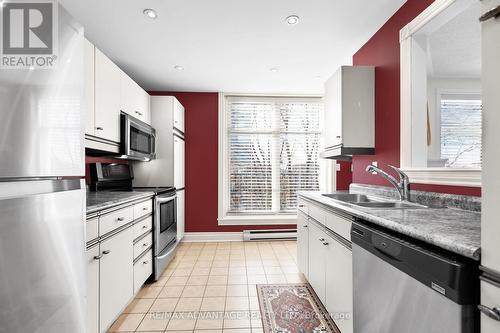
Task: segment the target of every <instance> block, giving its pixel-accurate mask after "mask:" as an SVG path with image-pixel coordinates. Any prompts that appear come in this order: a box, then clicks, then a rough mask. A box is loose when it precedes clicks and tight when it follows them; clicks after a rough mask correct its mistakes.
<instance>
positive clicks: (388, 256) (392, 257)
mask: <svg viewBox="0 0 500 333" xmlns="http://www.w3.org/2000/svg"><path fill="white" fill-rule="evenodd" d="M373 248H374V249H375V250H376V251H377V252H378V253H380V255H382V256H385V257H387V258H389V259H391V260H396V261H401V259H399V258H398V257H396V256H394V255H392V254H390V253H388V252H386V251H385V250H384V249H381V248H379V247H377V246H374V247H373Z"/></svg>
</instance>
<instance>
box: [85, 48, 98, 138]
mask: <svg viewBox="0 0 500 333" xmlns="http://www.w3.org/2000/svg"><path fill="white" fill-rule="evenodd" d="M83 56H84V66H85V68H84V75H85V134H89V135H94V134H95V110H94V70H95V68H94V45H93V44H92V43H91V42H89V41H88V40H87V39H85V46H84V53H83Z"/></svg>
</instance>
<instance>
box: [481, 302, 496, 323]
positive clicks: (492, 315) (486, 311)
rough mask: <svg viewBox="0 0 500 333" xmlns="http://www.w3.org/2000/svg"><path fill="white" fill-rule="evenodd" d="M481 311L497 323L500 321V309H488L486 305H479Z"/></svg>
mask: <svg viewBox="0 0 500 333" xmlns="http://www.w3.org/2000/svg"><path fill="white" fill-rule="evenodd" d="M477 307H478V309H479V311H480V312H481V313H482V314H484V315H485V316H487V317H488V318H491V319H493V320H496V321H500V308H490V307H487V306H486V305H482V304H479V305H478V306H477Z"/></svg>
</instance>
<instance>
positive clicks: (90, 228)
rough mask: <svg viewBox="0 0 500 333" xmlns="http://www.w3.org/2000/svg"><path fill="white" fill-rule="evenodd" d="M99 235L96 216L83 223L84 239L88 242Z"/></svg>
mask: <svg viewBox="0 0 500 333" xmlns="http://www.w3.org/2000/svg"><path fill="white" fill-rule="evenodd" d="M97 237H99V219H98V218H97V217H95V218H93V219H90V220H87V223H86V224H85V241H86V242H90V241H91V240H93V239H96V238H97Z"/></svg>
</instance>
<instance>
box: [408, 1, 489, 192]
mask: <svg viewBox="0 0 500 333" xmlns="http://www.w3.org/2000/svg"><path fill="white" fill-rule="evenodd" d="M473 2H474V0H463V1H462V0H436V1H434V2H433V3H432V4H431V5H429V7H427V9H425V10H424V11H423V12H422V13H420V15H418V16H417V17H416V18H415V19H413V20H412V21H411V22H410V23H408V24H407V25H406V26H405V27H403V28H402V29H401V30H400V33H399V36H400V38H399V41H400V79H401V83H400V89H401V91H400V93H401V101H400V103H401V104H400V107H401V111H400V115H401V117H400V166H401V169H403V170H404V171H405V173H406V174H407V175H408V176H409V177H410V182H412V183H421V184H436V185H451V186H470V187H481V169H472V168H471V169H465V168H463V169H451V168H415V167H413V166H412V165H413V164H412V135H413V134H412V109H413V102H414V101H413V100H412V90H413V84H412V83H413V82H412V80H413V79H414V77H413V74H412V73H413V71H414V66H415V63H414V61H412V57H413V52H412V45H413V43H414V40H415V38H416V37H417V35H418V33H419V32H421V31H422V29H424V28H425V26H426V24H427V23H429V22H430V21H431V20H432V19H434V18H435V17H437V16H438V15H439V14H441V13H442V12H443V11H445V10H447V11H450V12H452V11H457V12H458V11H460V10H461V9H462V8H465V6H468V5H470V4H472V3H473Z"/></svg>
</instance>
